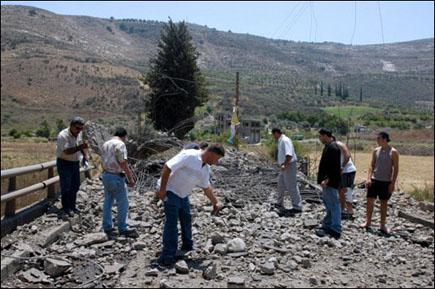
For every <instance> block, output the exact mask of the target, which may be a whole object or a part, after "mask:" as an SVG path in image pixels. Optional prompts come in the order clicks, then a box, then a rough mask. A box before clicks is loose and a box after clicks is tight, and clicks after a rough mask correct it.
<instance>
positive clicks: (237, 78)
mask: <svg viewBox="0 0 435 289" xmlns="http://www.w3.org/2000/svg"><path fill="white" fill-rule="evenodd" d="M235 106H236V114H237V119H239V72H236V102H235ZM239 128H240V124H239V125H238V126H237V127H236V135H235V142H234V144H235V145H236V148H237V149H239Z"/></svg>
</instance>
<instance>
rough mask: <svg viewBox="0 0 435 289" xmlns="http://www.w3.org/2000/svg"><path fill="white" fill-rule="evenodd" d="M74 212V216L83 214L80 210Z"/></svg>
mask: <svg viewBox="0 0 435 289" xmlns="http://www.w3.org/2000/svg"><path fill="white" fill-rule="evenodd" d="M73 212H74V214H77V215H80V213H81V212H82V211H80V210H79V209H74V210H73Z"/></svg>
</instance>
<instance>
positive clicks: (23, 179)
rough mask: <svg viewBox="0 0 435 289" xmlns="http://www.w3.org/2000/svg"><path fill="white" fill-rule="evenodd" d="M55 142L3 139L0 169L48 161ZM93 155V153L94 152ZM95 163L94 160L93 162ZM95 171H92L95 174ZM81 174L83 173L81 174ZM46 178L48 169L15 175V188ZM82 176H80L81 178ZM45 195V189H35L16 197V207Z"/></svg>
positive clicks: (4, 185)
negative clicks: (32, 191) (25, 194)
mask: <svg viewBox="0 0 435 289" xmlns="http://www.w3.org/2000/svg"><path fill="white" fill-rule="evenodd" d="M55 151H56V143H54V142H48V141H46V140H44V139H38V138H25V139H21V140H18V141H12V139H11V140H10V141H3V142H2V143H1V169H2V170H5V169H10V168H17V167H24V166H30V165H35V164H39V163H44V162H49V161H53V160H55V159H56V154H55ZM94 155H95V154H94ZM96 159H97V158H96ZM94 163H95V162H94ZM96 173H97V172H92V174H93V175H94V174H96ZM54 175H57V169H56V168H55V169H54ZM82 175H83V174H82ZM47 178H48V170H44V171H42V172H38V173H33V174H27V175H22V176H18V177H17V180H16V181H17V183H16V187H17V189H21V188H25V187H28V186H30V185H33V184H36V183H39V182H42V181H44V180H46V179H47ZM83 178H84V176H82V179H83ZM8 185H9V179H3V180H2V181H1V193H2V194H4V193H6V192H7V190H8ZM55 191H56V192H59V191H60V189H59V184H56V185H55ZM46 197H47V190H46V189H45V190H41V191H36V192H34V193H31V194H29V195H27V196H24V197H21V198H18V199H17V208H18V209H19V208H23V207H26V206H28V205H30V204H33V203H35V202H37V201H39V200H42V199H44V198H46ZM4 210H5V204H2V206H1V215H2V216H3V214H4Z"/></svg>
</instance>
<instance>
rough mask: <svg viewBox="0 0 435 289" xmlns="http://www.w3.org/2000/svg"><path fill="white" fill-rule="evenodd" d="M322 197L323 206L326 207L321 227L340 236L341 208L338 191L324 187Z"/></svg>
mask: <svg viewBox="0 0 435 289" xmlns="http://www.w3.org/2000/svg"><path fill="white" fill-rule="evenodd" d="M322 195H323V204H324V205H325V207H326V216H325V218H324V219H323V222H322V226H323V228H324V229H327V230H332V231H334V232H335V233H338V234H341V208H340V199H339V198H338V189H334V188H331V187H326V188H324V189H323V191H322Z"/></svg>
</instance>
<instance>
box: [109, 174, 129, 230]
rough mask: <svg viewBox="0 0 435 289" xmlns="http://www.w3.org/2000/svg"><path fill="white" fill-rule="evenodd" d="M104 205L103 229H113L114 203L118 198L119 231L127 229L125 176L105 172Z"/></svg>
mask: <svg viewBox="0 0 435 289" xmlns="http://www.w3.org/2000/svg"><path fill="white" fill-rule="evenodd" d="M103 185H104V206H103V229H104V231H108V230H111V229H112V205H113V201H114V200H116V204H117V205H118V232H122V231H125V230H127V228H128V226H127V211H128V198H127V184H126V183H125V177H121V176H119V175H115V174H110V173H107V172H103Z"/></svg>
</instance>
